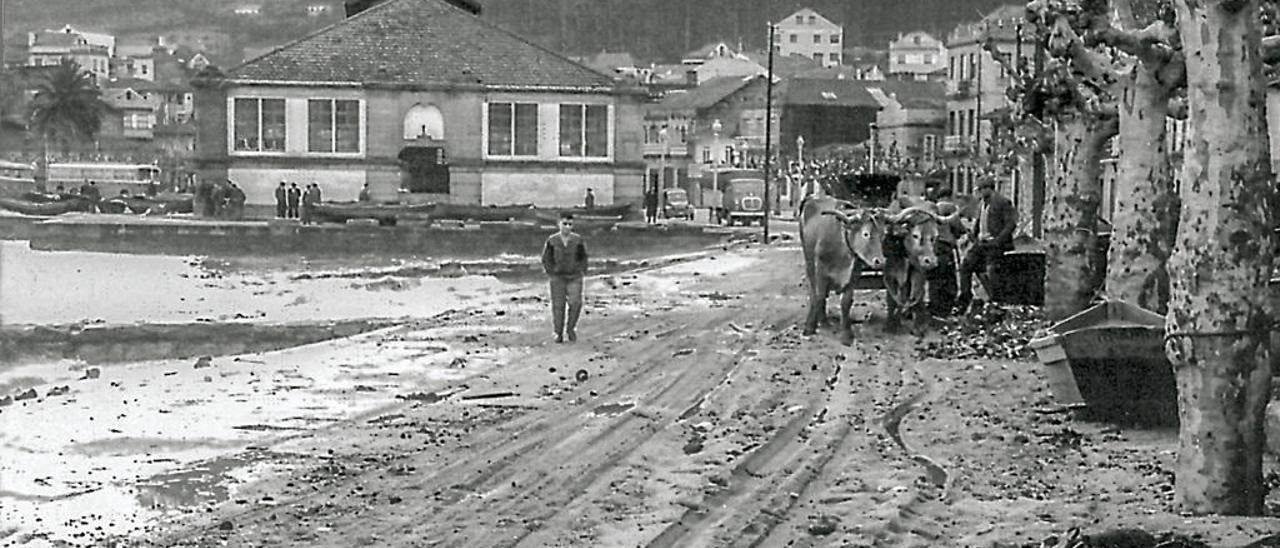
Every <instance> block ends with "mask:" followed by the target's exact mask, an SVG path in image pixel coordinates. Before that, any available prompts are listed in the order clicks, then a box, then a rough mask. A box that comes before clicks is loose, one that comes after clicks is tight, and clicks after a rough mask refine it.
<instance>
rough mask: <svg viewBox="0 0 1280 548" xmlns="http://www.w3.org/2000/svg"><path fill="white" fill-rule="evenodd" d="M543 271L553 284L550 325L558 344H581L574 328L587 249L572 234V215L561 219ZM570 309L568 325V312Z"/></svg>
mask: <svg viewBox="0 0 1280 548" xmlns="http://www.w3.org/2000/svg"><path fill="white" fill-rule="evenodd" d="M542 269H543V270H545V271H546V273H547V277H548V278H549V279H550V283H551V323H552V326H553V327H554V328H555V331H556V342H557V343H562V342H564V339H565V337H568V338H569V340H570V341H576V340H578V333H577V331H576V330H575V328H576V327H577V325H578V314H580V313H581V312H582V278H583V276H585V275H586V273H587V245H586V244H585V243H583V241H582V236H579V235H578V234H576V233H574V232H573V215H568V214H566V215H564V216H562V217H560V231H559V232H556V233H555V234H552V235H551V237H549V238H547V244H546V245H545V246H543V248H542ZM566 305H567V306H568V316H569V317H568V318H567V323H566V318H565V308H566Z"/></svg>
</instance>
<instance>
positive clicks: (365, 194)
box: [356, 183, 371, 202]
mask: <svg viewBox="0 0 1280 548" xmlns="http://www.w3.org/2000/svg"><path fill="white" fill-rule="evenodd" d="M356 200H357V201H360V202H368V201H370V200H371V197H370V196H369V183H365V184H364V186H363V187H360V196H359V197H358V198H356Z"/></svg>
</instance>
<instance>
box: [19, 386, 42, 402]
mask: <svg viewBox="0 0 1280 548" xmlns="http://www.w3.org/2000/svg"><path fill="white" fill-rule="evenodd" d="M36 397H38V394H36V389H34V388H28V389H27V391H26V392H23V393H21V394H18V395H17V396H14V397H13V401H22V400H34V399H36Z"/></svg>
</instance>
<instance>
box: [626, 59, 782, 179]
mask: <svg viewBox="0 0 1280 548" xmlns="http://www.w3.org/2000/svg"><path fill="white" fill-rule="evenodd" d="M767 84H768V82H767V80H766V77H765V76H763V75H749V76H735V77H722V78H717V79H714V80H711V81H709V82H705V83H704V84H703V85H701V86H698V87H696V88H693V89H690V90H687V91H682V92H677V93H671V94H669V95H667V96H666V97H664V98H663V100H662V101H661V102H659V103H657V104H655V105H651V106H649V107H648V108H646V109H645V115H644V158H645V163H646V169H645V180H646V181H648V184H649V185H652V186H656V187H658V188H671V187H681V188H685V189H686V190H688V191H689V193H690V196H695V195H696V194H697V189H696V188H695V186H696V181H697V180H698V179H699V178H701V177H702V174H703V173H702V172H703V171H704V170H706V169H707V168H710V167H713V166H718V167H726V166H736V167H744V168H745V167H760V166H762V165H763V163H764V136H765V129H766V124H765V110H766V108H765V107H766V90H767V87H768V85H767ZM774 89H775V92H774V93H775V100H776V99H777V95H778V89H779V88H777V87H775V88H774ZM778 118H779V111H777V110H775V111H774V124H773V132H774V142H775V143H776V142H777V136H778V132H779V125H778V123H777V121H778ZM717 123H718V125H717ZM694 199H696V197H695V198H694Z"/></svg>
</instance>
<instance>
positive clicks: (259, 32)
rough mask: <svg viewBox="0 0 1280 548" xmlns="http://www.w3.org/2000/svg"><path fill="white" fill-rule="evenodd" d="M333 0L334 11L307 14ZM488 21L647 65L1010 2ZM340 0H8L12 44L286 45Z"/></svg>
mask: <svg viewBox="0 0 1280 548" xmlns="http://www.w3.org/2000/svg"><path fill="white" fill-rule="evenodd" d="M317 2H327V3H329V4H330V5H331V6H332V10H331V12H330V13H329V14H327V15H324V16H320V17H307V16H305V9H306V6H307V4H311V3H317ZM242 3H258V4H261V5H262V15H261V16H259V17H257V18H252V17H238V16H235V15H233V14H232V9H233V8H234V7H235V6H238V5H241V4H242ZM482 3H483V5H484V9H485V17H487V18H489V19H491V20H493V21H496V22H498V23H499V24H501V25H503V26H504V27H506V28H508V29H510V30H513V31H515V32H517V33H519V34H521V35H523V36H526V37H528V38H530V39H532V40H534V41H536V42H539V43H541V44H544V45H546V46H549V47H552V48H555V49H558V50H560V51H564V52H566V53H569V54H575V55H582V54H590V53H594V52H600V51H605V50H608V51H629V52H631V53H632V54H634V55H636V56H637V57H638V58H640V59H645V60H652V61H662V60H674V59H676V58H678V57H679V55H680V54H681V53H683V52H686V51H689V50H692V49H694V48H697V47H700V46H702V45H704V44H707V43H709V42H712V41H720V40H723V41H726V42H729V43H731V44H734V45H736V44H737V43H738V42H742V43H743V44H744V45H745V46H746V47H748V48H752V49H763V47H764V42H765V39H766V37H767V34H766V32H765V23H766V21H769V20H775V21H776V20H777V19H779V18H781V17H785V16H786V15H788V14H790V13H792V12H793V11H794V10H796V9H798V8H799V7H802V6H807V7H812V8H814V9H816V10H818V11H819V12H820V13H822V14H823V15H825V16H826V17H828V18H830V19H832V20H834V21H836V22H838V23H841V22H842V23H844V24H845V32H846V42H847V43H849V44H850V45H864V46H873V47H880V48H883V47H885V45H886V44H887V42H888V40H890V39H891V38H893V37H894V36H895V35H896V34H897V33H900V32H906V31H910V30H915V29H924V30H927V31H930V32H933V33H934V34H935V35H938V36H940V37H941V36H945V34H946V32H947V31H949V30H950V29H951V28H952V27H954V26H955V24H957V23H960V22H967V21H973V20H976V19H977V18H978V17H979V16H980V14H981V13H983V12H985V11H988V10H990V9H992V8H994V7H995V6H998V5H1000V4H1002V3H1005V2H1001V1H1000V0H867V1H862V2H850V1H848V0H806V1H803V2H801V1H797V0H482ZM341 12H342V6H341V1H340V0H258V1H256V2H250V1H246V2H232V1H226V0H221V1H218V0H215V1H209V0H8V9H7V10H6V17H7V21H6V25H5V26H6V29H5V30H6V33H7V35H8V38H7V40H8V42H9V43H13V42H15V41H21V40H22V38H21V36H20V33H22V32H25V31H27V30H31V29H35V28H45V27H56V26H60V25H62V24H64V23H70V24H73V25H77V26H82V27H85V28H88V29H101V30H105V31H110V32H114V33H117V34H120V35H125V34H135V33H136V34H161V33H164V32H169V31H173V30H185V29H191V28H217V29H220V30H223V31H225V32H227V33H229V34H231V35H232V37H233V38H234V43H236V44H238V45H241V46H246V47H261V46H267V45H273V44H278V43H281V42H283V41H287V40H291V39H295V38H298V37H300V36H303V35H305V34H306V33H308V32H310V31H313V30H315V29H318V28H320V27H322V26H324V25H327V24H330V23H332V22H334V21H336V20H337V19H338V18H339V17H341Z"/></svg>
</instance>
